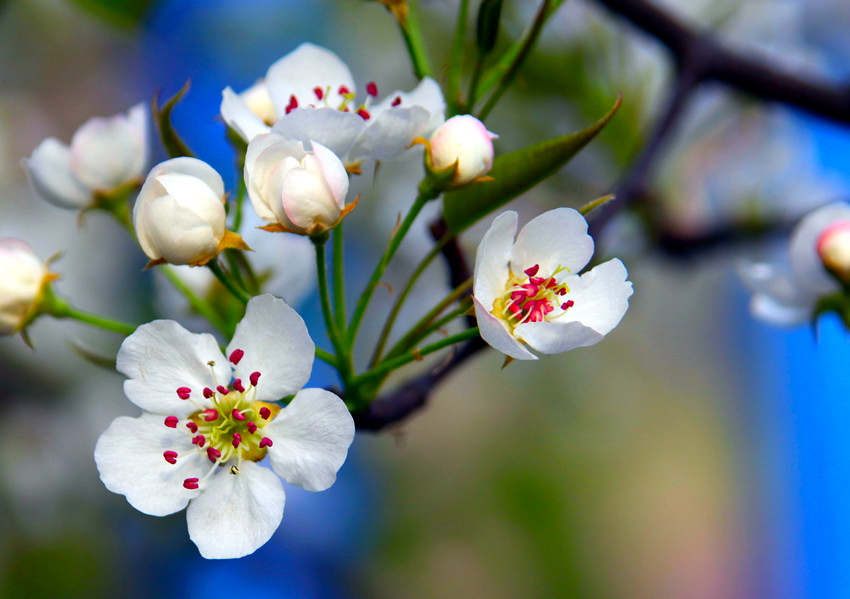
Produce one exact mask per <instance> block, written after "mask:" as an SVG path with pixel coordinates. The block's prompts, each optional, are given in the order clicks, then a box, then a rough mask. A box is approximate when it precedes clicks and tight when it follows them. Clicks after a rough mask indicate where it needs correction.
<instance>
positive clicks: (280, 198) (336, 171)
mask: <svg viewBox="0 0 850 599" xmlns="http://www.w3.org/2000/svg"><path fill="white" fill-rule="evenodd" d="M311 145H312V147H313V150H312V151H306V150H304V146H303V144H302V143H301V142H300V141H295V140H290V139H286V138H285V137H283V136H281V135H278V134H276V133H268V134H264V135H258V136H257V137H255V138H254V139H252V140H251V142H250V143H249V144H248V151H247V153H246V155H245V185H246V187H247V188H248V197H249V198H251V203H252V204H253V206H254V209H255V210H256V211H257V214H258V215H259V216H260V218H262V219H263V220H264V221H266V222H267V223H269V225H268V226H266V227H263V228H264V229H266V230H268V231H288V232H291V233H298V234H299V235H316V234H319V233H321V232H323V231H327V230H328V229H332V228H333V227H335V226H336V225H337V224H338V223H339V221H340V220H342V218H343V217H345V215H347V214H348V213H349V212H350V211H351V210H353V209H354V207H355V206H356V204H357V203H356V202H355V203H353V204H349V205H348V206H346V205H345V196H346V194H347V193H348V174H347V173H346V171H345V166H343V164H342V161H341V160H340V159H339V157H337V155H336V154H334V153H333V152H331V151H330V150H329V149H327V148H326V147H325V146H323V145H321V144H319V143H316V142H312V143H311Z"/></svg>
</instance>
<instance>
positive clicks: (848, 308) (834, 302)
mask: <svg viewBox="0 0 850 599" xmlns="http://www.w3.org/2000/svg"><path fill="white" fill-rule="evenodd" d="M829 313H835V314H836V315H838V317H839V318H840V319H841V322H842V323H843V324H844V328H845V329H847V330H848V331H850V293H848V291H847V290H845V291H843V292H841V291H839V292H838V293H833V294H832V295H827V296H824V297H822V298H820V299H819V300H818V302H817V303H816V304H815V309H814V310H813V311H812V317H811V326H812V329H813V330H815V328H816V325H817V321H818V320H819V319H820V317H821V316H823V315H824V314H829Z"/></svg>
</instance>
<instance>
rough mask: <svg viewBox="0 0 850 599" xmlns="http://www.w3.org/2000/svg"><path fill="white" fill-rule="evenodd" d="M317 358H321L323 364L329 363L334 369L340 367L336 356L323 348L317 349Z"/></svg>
mask: <svg viewBox="0 0 850 599" xmlns="http://www.w3.org/2000/svg"><path fill="white" fill-rule="evenodd" d="M316 357H317V358H319V359H320V360H321V361H322V362H327V363H328V364H330V365H331V366H333V367H334V368H337V367H338V366H337V365H338V360H337V359H336V356H335V355H333V354H332V353H331V352H328V351H325V350H323V349H322V348H321V347H317V348H316Z"/></svg>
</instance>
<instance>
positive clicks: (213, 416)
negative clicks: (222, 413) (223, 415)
mask: <svg viewBox="0 0 850 599" xmlns="http://www.w3.org/2000/svg"><path fill="white" fill-rule="evenodd" d="M204 420H206V421H207V422H212V421H213V420H218V410H215V409H213V408H208V409H206V410H204Z"/></svg>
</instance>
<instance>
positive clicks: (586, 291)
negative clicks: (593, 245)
mask: <svg viewBox="0 0 850 599" xmlns="http://www.w3.org/2000/svg"><path fill="white" fill-rule="evenodd" d="M626 276H627V273H626V267H625V266H623V263H622V262H620V260H618V259H616V258H615V259H613V260H608V261H607V262H603V263H602V264H600V265H598V266H596V267H594V268H593V269H592V270H590V271H588V272H586V273H584V274H583V275H581V277H570V278H569V279H567V280H566V281H565V282H566V283H567V284H568V285H569V287H570V292H569V293H567V294H566V295H565V296H563V298H562V299H563V300H564V301H567V300H572V301H573V302H575V304H574V305H573V306H572V307H571V308H569V309H568V310H567V311H566V313H564V314H563V316H560V317H558V318H556V319H555V320H554V321H553V322H556V323H558V324H563V323H567V322H580V323H581V324H583V325H584V326H586V327H590V328H591V329H593V330H594V331H596V332H598V333H600V334H601V335H603V336H604V335H607V334H608V333H609V332H611V330H612V329H613V328H614V327H615V326H617V325H618V324H619V322H620V320H622V318H623V315H624V314H625V313H626V310H627V309H628V308H629V297H631V295H632V293H633V289H632V283H631V281H627V280H626ZM529 324H537V323H529ZM520 326H525V325H520ZM519 328H520V327H517V336H518V337H522V338H525V339H526V340H528V337H527V335H526V333H525V332H523V333H520V331H519ZM528 343H529V345H531V346H532V347H533V348H535V349H540V351H543V352H545V353H553V352H546V351H545V350H544V349H542V348H538V347H537V346H536V345H535V344H533V343H531V341H528ZM575 347H579V346H575ZM562 351H563V350H562Z"/></svg>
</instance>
